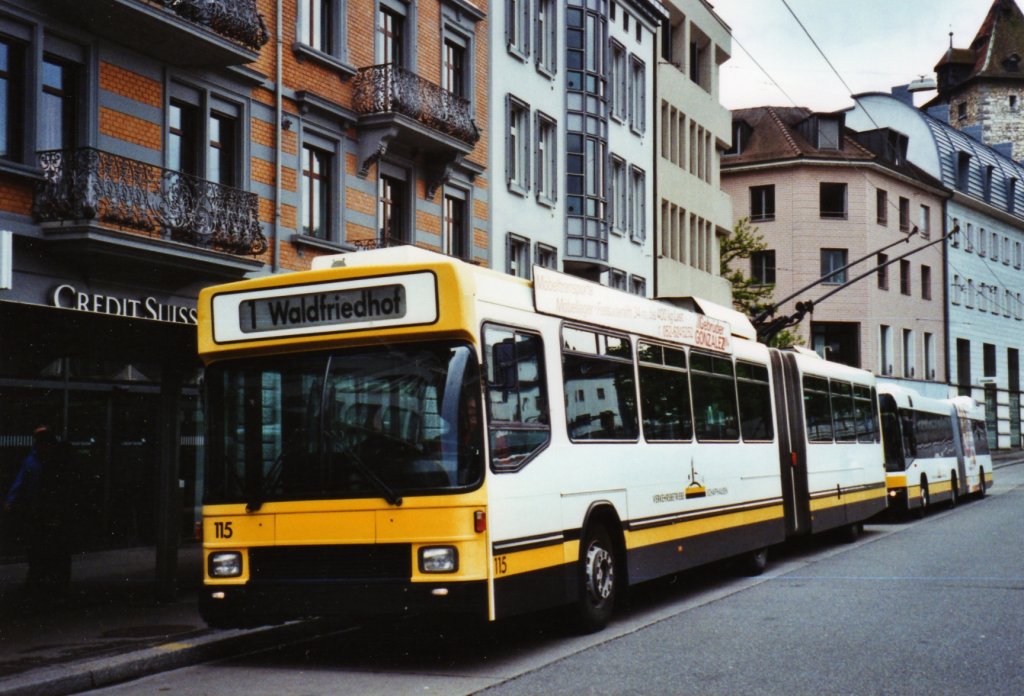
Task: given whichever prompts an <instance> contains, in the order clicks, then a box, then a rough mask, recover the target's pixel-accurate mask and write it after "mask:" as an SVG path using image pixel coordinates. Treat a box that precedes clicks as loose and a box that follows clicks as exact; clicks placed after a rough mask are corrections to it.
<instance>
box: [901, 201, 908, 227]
mask: <svg viewBox="0 0 1024 696" xmlns="http://www.w3.org/2000/svg"><path fill="white" fill-rule="evenodd" d="M909 231H910V199H909V198H904V197H903V196H900V232H909Z"/></svg>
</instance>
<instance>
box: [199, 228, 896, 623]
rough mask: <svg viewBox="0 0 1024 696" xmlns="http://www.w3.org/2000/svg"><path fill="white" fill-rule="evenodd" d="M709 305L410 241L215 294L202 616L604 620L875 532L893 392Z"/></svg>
mask: <svg viewBox="0 0 1024 696" xmlns="http://www.w3.org/2000/svg"><path fill="white" fill-rule="evenodd" d="M702 306H707V305H702ZM707 307H708V309H706V310H704V311H705V313H701V312H694V311H688V310H684V309H681V308H678V307H674V306H671V305H668V304H665V303H662V302H656V301H652V300H647V299H643V298H640V297H636V296H633V295H629V294H626V293H623V292H619V291H617V290H612V289H609V288H607V287H603V286H600V285H597V284H594V283H590V282H587V281H584V280H581V279H578V278H575V277H572V276H567V275H563V274H560V273H556V272H554V271H550V270H547V269H543V268H535V269H534V279H533V281H532V282H530V281H526V280H522V279H518V278H513V277H511V276H508V275H504V274H501V273H498V272H495V271H491V270H487V269H483V268H478V267H475V266H472V265H469V264H466V263H463V262H461V261H457V260H454V259H451V258H449V257H445V256H442V255H439V254H434V253H432V252H428V251H425V250H422V249H416V248H413V247H405V248H395V249H382V250H377V251H367V252H359V253H355V254H345V255H340V256H336V257H328V258H325V259H320V260H318V261H317V262H316V263H315V265H314V269H313V270H311V271H307V272H301V273H292V274H287V275H275V276H268V277H263V278H258V279H254V280H249V281H243V282H238V283H233V284H230V285H224V286H220V287H215V288H210V289H207V290H205V291H204V292H203V293H202V295H201V297H200V304H199V348H200V352H201V356H202V358H203V360H204V362H205V363H206V366H207V368H206V377H205V383H206V408H207V411H206V416H207V420H208V429H207V438H206V443H207V457H206V476H205V479H206V483H205V486H206V489H205V504H204V508H203V519H204V522H203V539H204V541H203V545H204V561H205V579H204V588H203V590H202V593H201V602H200V606H201V611H202V613H203V616H204V617H205V618H206V620H207V621H208V622H210V623H211V624H214V625H220V626H231V625H245V624H254V623H262V622H269V621H279V620H283V619H288V618H292V617H299V616H307V615H331V614H341V615H352V614H362V615H365V614H370V615H374V614H385V613H401V612H416V611H440V612H470V613H475V614H476V615H478V616H480V617H486V618H489V619H491V620H494V619H499V618H502V617H506V616H511V615H514V614H518V613H522V612H526V611H532V610H536V609H541V608H544V607H550V606H556V605H563V604H565V605H568V604H573V605H575V607H576V610H577V614H578V617H579V620H580V623H581V625H582V626H583V627H584V628H585V629H589V630H594V629H598V628H600V627H602V626H603V625H604V624H605V623H606V622H607V621H608V619H609V617H610V615H611V612H612V610H613V608H614V606H615V603H616V600H617V599H619V598H620V595H621V593H622V592H623V591H624V590H625V589H626V588H627V587H628V586H629V585H632V584H636V583H638V582H642V581H645V580H649V579H652V578H655V577H659V576H663V575H667V574H671V573H676V572H678V571H682V570H684V569H687V568H691V567H694V566H697V565H700V564H705V563H709V562H711V561H715V560H717V559H722V558H728V557H736V556H738V557H740V558H741V559H742V560H744V561H745V562H746V563H747V564H749V566H750V567H751V569H752V570H754V571H758V570H760V569H761V568H763V566H764V563H765V560H766V549H767V548H768V547H770V546H772V545H773V544H777V543H779V542H782V541H784V540H785V539H786V538H787V537H791V536H794V535H802V534H811V533H816V532H821V531H825V530H829V529H840V530H848V531H850V532H853V533H855V532H856V531H857V530H859V528H860V527H861V525H862V523H863V521H864V520H866V519H867V518H869V517H871V516H872V515H874V514H875V513H877V512H879V511H881V510H882V509H884V508H885V505H886V479H885V470H884V467H883V463H882V445H881V442H880V427H879V417H878V410H877V395H876V391H875V382H874V379H873V377H872V376H871V374H870V373H868V372H864V371H862V370H857V369H853V368H849V367H846V366H843V365H838V364H835V363H830V362H826V361H824V360H821V359H819V358H818V357H817V356H815V355H813V354H807V353H805V352H799V351H798V352H792V351H783V352H780V351H777V350H774V349H770V348H768V347H766V346H764V345H761V344H758V343H756V342H755V341H754V340H753V339H754V332H753V329H752V327H751V326H750V324H749V323H748V322H747V321H746V320H745V319H743V318H742V317H741V316H740V315H739V314H737V313H736V312H733V311H732V310H729V309H726V308H714V307H711V306H707ZM726 318H727V319H728V320H726Z"/></svg>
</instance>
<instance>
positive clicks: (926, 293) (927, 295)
mask: <svg viewBox="0 0 1024 696" xmlns="http://www.w3.org/2000/svg"><path fill="white" fill-rule="evenodd" d="M921 299H924V300H930V299H932V267H931V266H921Z"/></svg>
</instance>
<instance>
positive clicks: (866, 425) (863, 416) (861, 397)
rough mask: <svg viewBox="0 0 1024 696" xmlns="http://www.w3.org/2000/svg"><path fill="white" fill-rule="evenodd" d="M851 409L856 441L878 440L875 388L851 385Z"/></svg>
mask: <svg viewBox="0 0 1024 696" xmlns="http://www.w3.org/2000/svg"><path fill="white" fill-rule="evenodd" d="M853 410H854V418H855V419H856V421H857V442H878V439H879V436H878V406H877V401H876V400H875V390H874V389H872V388H870V387H863V386H861V385H859V384H855V385H853Z"/></svg>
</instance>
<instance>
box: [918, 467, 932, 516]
mask: <svg viewBox="0 0 1024 696" xmlns="http://www.w3.org/2000/svg"><path fill="white" fill-rule="evenodd" d="M930 504H931V498H930V497H928V479H927V478H925V477H924V476H922V477H921V507H919V508H918V509H917V516H918V517H919V518H920V517H924V516H925V515H926V514H927V513H928V506H929V505H930Z"/></svg>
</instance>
